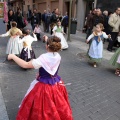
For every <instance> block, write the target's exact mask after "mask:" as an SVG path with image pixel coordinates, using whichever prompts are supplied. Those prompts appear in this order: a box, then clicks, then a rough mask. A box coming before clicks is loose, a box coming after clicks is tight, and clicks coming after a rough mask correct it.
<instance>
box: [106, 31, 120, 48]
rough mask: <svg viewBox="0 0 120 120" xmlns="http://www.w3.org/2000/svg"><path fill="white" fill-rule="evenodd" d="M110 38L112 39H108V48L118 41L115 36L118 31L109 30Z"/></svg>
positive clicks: (115, 44)
mask: <svg viewBox="0 0 120 120" xmlns="http://www.w3.org/2000/svg"><path fill="white" fill-rule="evenodd" d="M110 34H111V38H112V40H110V41H109V44H108V49H109V50H112V49H113V47H114V46H117V44H118V41H117V36H118V32H111V33H110Z"/></svg>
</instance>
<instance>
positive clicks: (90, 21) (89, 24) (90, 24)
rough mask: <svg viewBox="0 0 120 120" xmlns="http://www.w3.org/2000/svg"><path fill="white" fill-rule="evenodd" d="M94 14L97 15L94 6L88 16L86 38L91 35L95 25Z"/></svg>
mask: <svg viewBox="0 0 120 120" xmlns="http://www.w3.org/2000/svg"><path fill="white" fill-rule="evenodd" d="M94 15H96V9H95V8H94V9H93V10H92V12H91V13H89V14H88V16H87V22H86V27H87V36H86V39H87V38H88V36H90V35H91V33H92V29H93V26H94V23H93V17H94Z"/></svg>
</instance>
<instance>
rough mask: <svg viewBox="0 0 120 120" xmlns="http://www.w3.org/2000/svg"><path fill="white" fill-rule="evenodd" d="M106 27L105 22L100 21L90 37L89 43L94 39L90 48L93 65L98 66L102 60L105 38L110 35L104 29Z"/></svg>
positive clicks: (89, 52) (89, 53)
mask: <svg viewBox="0 0 120 120" xmlns="http://www.w3.org/2000/svg"><path fill="white" fill-rule="evenodd" d="M103 29H104V27H103V24H101V23H99V24H97V25H96V27H95V30H94V32H93V33H92V34H91V35H90V36H89V37H88V39H87V41H86V42H87V43H88V42H89V41H90V40H91V39H92V42H91V44H90V48H89V50H88V56H89V58H90V60H91V61H92V62H93V66H94V67H97V65H96V63H98V62H101V60H102V57H103V56H102V52H103V38H106V39H107V38H108V37H110V35H106V33H105V32H103V31H102V30H103Z"/></svg>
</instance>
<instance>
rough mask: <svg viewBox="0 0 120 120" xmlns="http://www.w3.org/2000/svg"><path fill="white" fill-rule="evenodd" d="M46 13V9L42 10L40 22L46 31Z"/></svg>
mask: <svg viewBox="0 0 120 120" xmlns="http://www.w3.org/2000/svg"><path fill="white" fill-rule="evenodd" d="M46 14H47V11H46V10H44V13H43V14H42V23H43V29H44V32H46Z"/></svg>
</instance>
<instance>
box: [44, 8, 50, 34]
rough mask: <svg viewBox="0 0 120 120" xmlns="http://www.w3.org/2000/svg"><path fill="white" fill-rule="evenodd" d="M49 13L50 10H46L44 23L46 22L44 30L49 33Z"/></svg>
mask: <svg viewBox="0 0 120 120" xmlns="http://www.w3.org/2000/svg"><path fill="white" fill-rule="evenodd" d="M51 15H52V14H51V13H50V10H48V13H47V14H46V19H45V24H46V32H47V33H49V27H50V22H51V21H50V20H51Z"/></svg>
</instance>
